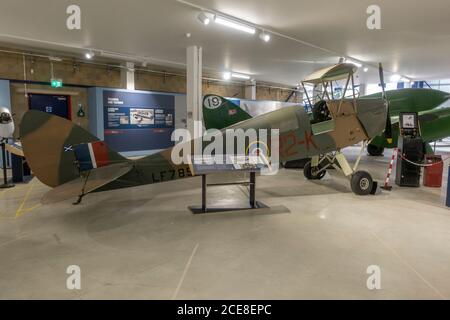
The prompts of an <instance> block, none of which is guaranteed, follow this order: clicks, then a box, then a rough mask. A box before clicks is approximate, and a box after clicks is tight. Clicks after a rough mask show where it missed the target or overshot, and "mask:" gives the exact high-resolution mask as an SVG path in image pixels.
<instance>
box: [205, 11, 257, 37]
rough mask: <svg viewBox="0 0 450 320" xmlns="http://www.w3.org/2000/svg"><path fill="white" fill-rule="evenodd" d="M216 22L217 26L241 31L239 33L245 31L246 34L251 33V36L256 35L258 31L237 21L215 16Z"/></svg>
mask: <svg viewBox="0 0 450 320" xmlns="http://www.w3.org/2000/svg"><path fill="white" fill-rule="evenodd" d="M214 22H215V23H217V24H220V25H222V26H225V27H228V28H232V29H235V30H239V31H243V32H246V33H250V34H255V33H256V29H255V28H253V27H251V26H248V25H246V24H243V23H240V22H237V21H233V20H230V19H227V18H224V17H220V16H217V15H216V16H214Z"/></svg>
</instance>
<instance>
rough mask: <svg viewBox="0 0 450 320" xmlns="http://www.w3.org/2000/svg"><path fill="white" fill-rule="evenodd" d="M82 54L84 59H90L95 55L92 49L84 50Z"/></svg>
mask: <svg viewBox="0 0 450 320" xmlns="http://www.w3.org/2000/svg"><path fill="white" fill-rule="evenodd" d="M84 56H85V58H86V59H88V60H91V59H92V58H93V57H94V56H95V53H94V52H92V51H89V52H86V53H85V54H84Z"/></svg>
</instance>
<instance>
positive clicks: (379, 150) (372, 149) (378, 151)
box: [367, 144, 384, 157]
mask: <svg viewBox="0 0 450 320" xmlns="http://www.w3.org/2000/svg"><path fill="white" fill-rule="evenodd" d="M367 153H368V154H369V155H370V156H372V157H381V156H382V155H383V153H384V148H383V147H379V146H376V145H374V144H369V145H368V146H367Z"/></svg>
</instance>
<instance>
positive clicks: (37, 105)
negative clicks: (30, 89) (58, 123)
mask: <svg viewBox="0 0 450 320" xmlns="http://www.w3.org/2000/svg"><path fill="white" fill-rule="evenodd" d="M28 107H29V109H30V110H38V111H42V112H46V113H50V114H53V115H55V116H60V117H62V118H65V119H68V120H71V117H72V110H71V101H70V96H61V95H52V94H36V93H30V94H28Z"/></svg>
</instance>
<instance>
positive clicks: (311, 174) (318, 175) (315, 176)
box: [303, 161, 327, 180]
mask: <svg viewBox="0 0 450 320" xmlns="http://www.w3.org/2000/svg"><path fill="white" fill-rule="evenodd" d="M326 173H327V170H326V169H324V168H322V166H320V165H319V166H317V167H313V166H312V164H311V161H308V162H307V163H306V164H305V167H304V168H303V174H304V175H305V178H306V179H308V180H321V179H322V178H323V177H324V176H325V174H326Z"/></svg>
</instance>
